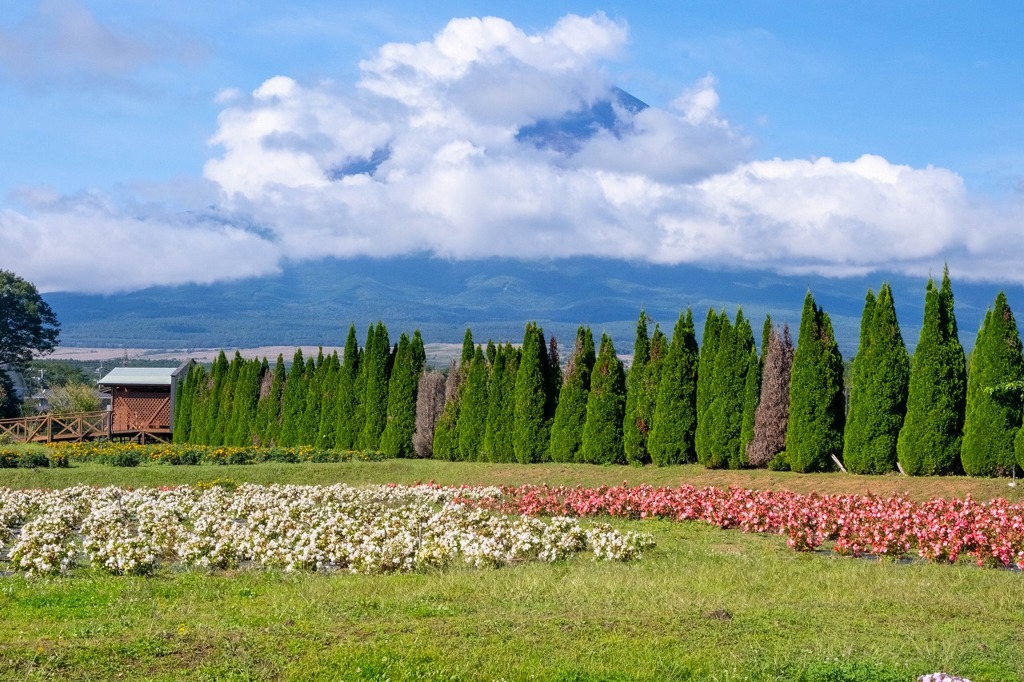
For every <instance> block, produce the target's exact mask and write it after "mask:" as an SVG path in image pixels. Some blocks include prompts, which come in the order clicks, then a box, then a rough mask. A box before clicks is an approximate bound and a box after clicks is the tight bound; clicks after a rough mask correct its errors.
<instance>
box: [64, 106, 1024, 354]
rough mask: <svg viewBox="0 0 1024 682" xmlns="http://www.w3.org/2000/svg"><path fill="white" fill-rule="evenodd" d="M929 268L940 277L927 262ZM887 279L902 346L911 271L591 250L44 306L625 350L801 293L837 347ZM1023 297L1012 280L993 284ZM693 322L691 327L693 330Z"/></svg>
mask: <svg viewBox="0 0 1024 682" xmlns="http://www.w3.org/2000/svg"><path fill="white" fill-rule="evenodd" d="M645 108H647V105H646V104H645V103H644V102H642V101H640V100H639V99H637V98H636V97H633V96H632V95H630V94H629V93H627V92H625V91H623V90H620V89H618V88H613V89H612V90H611V91H610V93H609V96H608V98H606V99H604V100H600V101H597V102H595V103H593V104H589V105H587V106H584V107H581V108H580V109H579V110H577V111H575V112H571V113H569V114H566V115H564V116H561V117H559V118H555V119H544V120H540V121H537V122H535V123H533V124H531V125H528V126H525V127H523V128H522V129H520V130H519V132H518V134H517V139H518V140H519V142H520V143H522V144H529V145H533V146H536V147H538V148H544V149H550V150H554V151H557V152H559V153H562V154H566V155H572V154H574V153H575V152H576V151H578V150H579V148H580V146H581V144H582V143H583V142H584V141H586V140H587V139H590V138H591V137H593V136H594V135H595V134H597V133H598V132H599V131H602V130H603V131H607V132H609V133H611V134H613V135H616V136H621V135H622V134H623V133H624V132H626V131H628V130H629V126H630V125H631V121H632V116H631V114H635V113H637V112H639V111H642V110H643V109H645ZM390 154H391V150H390V149H389V148H381V149H377V150H375V151H374V152H373V153H372V154H371V155H370V156H369V157H367V158H365V159H356V160H353V161H350V162H349V163H347V164H345V165H344V166H341V167H338V168H335V169H332V171H331V172H330V175H331V177H334V178H337V177H343V176H345V175H352V174H357V173H373V172H374V171H375V170H376V169H377V167H378V166H379V165H380V164H381V163H383V162H384V161H386V160H387V159H388V158H389V156H390ZM936 274H938V275H941V271H937V272H936ZM883 279H888V281H889V282H890V284H891V285H892V287H893V293H894V296H895V299H896V304H897V313H898V315H899V318H900V324H901V326H902V331H903V336H904V339H905V340H906V341H907V343H908V345H910V346H911V347H913V345H914V344H916V342H917V336H918V333H919V330H920V325H921V316H922V314H923V304H924V284H925V280H924V279H923V278H909V277H903V276H889V277H887V278H883V276H881V275H877V276H870V277H861V278H848V279H829V278H825V277H820V276H819V277H815V276H806V277H805V276H800V277H785V276H780V275H776V274H772V273H769V272H755V271H739V270H737V271H729V270H722V269H715V270H712V269H708V268H702V267H697V266H692V265H678V266H662V265H650V264H645V263H631V262H625V261H620V260H610V259H596V258H582V257H581V258H571V259H564V260H550V261H532V262H525V261H519V260H511V259H502V258H490V259H484V260H471V261H448V260H443V259H438V258H432V257H427V256H408V257H403V258H391V259H387V260H378V259H372V258H354V259H346V260H341V259H324V260H321V261H313V262H308V261H307V262H302V263H288V264H285V265H284V266H283V269H282V272H281V273H280V274H278V275H274V276H269V277H262V278H257V279H248V280H244V281H236V282H224V283H220V284H213V285H185V286H176V287H153V288H150V289H145V290H142V291H137V292H134V293H129V294H121V295H115V296H100V295H84V294H70V293H54V294H49V295H47V296H46V300H47V302H48V303H49V304H50V305H51V306H52V307H53V309H54V311H55V312H56V313H57V316H58V319H60V321H61V323H62V333H61V342H62V344H63V345H65V346H99V347H114V348H120V347H140V348H158V349H188V348H233V347H254V346H264V345H285V346H288V345H292V346H294V345H319V344H323V345H327V346H336V345H341V344H342V343H344V338H345V334H346V332H347V330H348V326H349V324H350V323H352V322H354V323H355V324H356V325H357V327H358V328H359V330H360V331H359V333H360V338H364V335H365V331H364V330H365V329H366V327H367V325H369V324H371V323H373V322H376V321H377V320H382V321H384V322H385V323H386V324H387V326H388V328H389V330H390V331H391V335H392V338H397V336H398V334H399V333H401V332H402V331H408V332H411V331H413V330H414V329H417V328H418V329H420V331H421V332H422V333H423V337H424V340H425V341H426V342H428V343H459V342H460V341H461V340H462V335H463V333H464V331H465V329H466V327H467V326H468V327H471V328H472V330H473V336H474V338H475V339H476V340H478V341H486V340H487V339H488V338H493V339H494V340H496V341H497V340H506V339H509V340H512V341H514V342H515V341H519V340H520V339H521V338H522V334H523V328H524V326H525V324H526V322H527V321H536V322H537V323H539V324H540V325H541V326H542V327H543V328H544V330H545V332H546V333H548V334H549V335H550V334H555V335H556V336H557V337H558V338H559V339H561V340H562V341H563V342H564V343H565V344H568V343H569V342H570V341H571V340H572V339H573V338H574V337H575V332H576V327H577V325H579V324H589V325H590V326H591V327H592V328H593V329H594V332H595V334H600V333H601V332H609V333H610V334H611V335H612V336H613V338H614V340H615V343H616V347H617V348H618V349H619V350H620V351H622V352H629V351H630V349H631V348H632V342H633V334H634V330H635V324H636V318H637V315H638V313H639V311H640V308H641V307H643V308H645V309H646V311H647V314H648V316H649V317H651V318H652V319H654V320H655V321H657V322H659V323H661V326H662V328H663V329H664V330H665V331H666V332H669V333H670V332H671V329H672V326H673V325H674V323H675V320H676V317H677V316H678V315H679V312H680V310H682V309H684V308H686V307H687V306H691V307H692V308H693V310H694V315H695V318H696V320H697V321H698V327H700V326H701V324H702V323H703V319H704V316H705V315H706V313H707V309H708V308H709V307H714V308H723V307H724V308H726V309H728V311H729V313H730V314H734V313H735V311H736V308H737V307H739V306H742V307H743V310H744V313H745V314H746V315H747V317H748V318H750V319H751V320H752V321H753V325H754V328H755V330H756V331H757V332H758V333H757V336H758V337H760V334H759V330H760V325H761V323H762V320H763V319H764V315H765V313H770V314H771V316H772V318H773V319H774V320H775V321H776V322H778V323H782V322H788V323H789V324H790V326H791V327H793V335H794V337H795V336H796V327H797V326H798V325H799V321H800V309H801V306H802V304H803V299H804V295H805V293H806V292H807V289H808V288H810V289H811V290H812V291H813V292H814V296H815V300H816V301H817V302H818V304H819V305H821V306H823V307H824V309H825V310H826V311H827V312H828V313H829V314H830V316H831V318H832V322H833V326H834V327H835V332H836V337H837V340H838V341H839V344H840V348H841V350H842V352H843V355H844V357H846V358H850V357H852V355H853V354H854V353H855V352H856V347H857V338H858V335H859V325H860V314H861V309H862V307H863V304H864V294H865V293H866V291H867V289H868V287H871V288H873V289H875V290H876V291H877V289H878V286H879V284H880V283H881V282H882V281H883ZM953 285H954V291H955V294H956V302H957V315H958V321H959V323H960V329H961V339H962V341H963V342H964V345H965V347H971V346H973V343H974V337H975V335H976V331H977V329H978V326H979V325H980V324H981V320H982V317H983V316H984V312H985V309H986V307H987V306H989V305H991V303H992V301H993V300H994V299H995V295H996V292H997V291H998V289H999V287H998V286H995V285H976V284H966V283H961V282H956V281H954V282H953ZM1006 293H1007V295H1008V297H1009V298H1010V300H1011V302H1013V301H1015V300H1016V301H1024V290H1022V289H1021V287H1014V288H1011V289H1007V290H1006ZM699 331H700V330H699V329H698V332H699Z"/></svg>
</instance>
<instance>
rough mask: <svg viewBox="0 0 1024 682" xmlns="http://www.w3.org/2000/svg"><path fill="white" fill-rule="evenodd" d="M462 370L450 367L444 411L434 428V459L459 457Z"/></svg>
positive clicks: (446, 383)
mask: <svg viewBox="0 0 1024 682" xmlns="http://www.w3.org/2000/svg"><path fill="white" fill-rule="evenodd" d="M462 376H463V375H462V368H460V367H459V366H457V365H456V364H455V361H454V360H452V364H451V365H450V366H449V367H448V377H447V378H446V379H445V382H444V409H443V410H441V416H440V417H439V418H438V420H437V424H436V425H435V426H434V457H436V458H437V459H447V460H455V459H457V458H458V456H459V432H458V424H459V401H460V399H461V397H462V383H463V382H462Z"/></svg>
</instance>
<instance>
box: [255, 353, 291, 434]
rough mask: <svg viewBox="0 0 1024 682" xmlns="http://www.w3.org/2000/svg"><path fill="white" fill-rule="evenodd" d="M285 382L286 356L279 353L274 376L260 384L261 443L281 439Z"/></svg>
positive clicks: (259, 421)
mask: <svg viewBox="0 0 1024 682" xmlns="http://www.w3.org/2000/svg"><path fill="white" fill-rule="evenodd" d="M284 382H285V368H284V356H283V355H281V354H278V356H277V363H276V364H275V365H274V371H273V372H272V376H270V377H264V379H263V383H262V384H261V385H260V400H259V404H258V406H257V408H256V411H257V421H258V423H259V425H258V433H259V439H260V445H276V444H278V442H279V441H280V438H281V431H280V429H281V408H282V402H283V400H284ZM264 389H265V390H264Z"/></svg>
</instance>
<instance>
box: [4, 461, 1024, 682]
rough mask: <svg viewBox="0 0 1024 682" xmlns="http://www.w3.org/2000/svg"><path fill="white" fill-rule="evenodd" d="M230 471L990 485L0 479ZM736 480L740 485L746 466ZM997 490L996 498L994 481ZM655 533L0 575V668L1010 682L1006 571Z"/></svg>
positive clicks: (1015, 617) (292, 467)
mask: <svg viewBox="0 0 1024 682" xmlns="http://www.w3.org/2000/svg"><path fill="white" fill-rule="evenodd" d="M223 477H229V478H232V479H235V480H238V481H255V482H271V481H277V482H293V483H333V482H338V481H342V482H347V483H353V484H358V483H369V482H385V481H394V482H400V483H409V482H413V481H416V480H423V481H426V480H436V481H438V482H441V483H526V482H549V483H572V484H576V483H580V484H583V485H601V484H615V483H621V482H622V481H623V480H624V479H625V480H627V481H629V482H630V483H634V484H635V483H641V482H647V483H653V484H665V485H675V484H678V483H680V482H683V481H685V482H690V483H694V484H697V485H705V484H717V485H727V484H730V483H734V484H744V485H747V486H749V487H759V488H764V487H774V488H783V487H786V488H790V489H793V490H810V489H817V490H820V491H826V490H827V491H832V492H841V491H842V492H864V491H865V490H866V489H871V490H874V491H875V492H879V493H882V494H884V493H886V491H889V492H892V491H897V490H899V491H906V492H907V493H908V494H910V495H913V496H915V497H929V496H934V495H945V496H949V495H954V494H964V493H966V492H970V493H971V494H973V495H974V496H975V497H992V496H995V495H1001V494H1003V493H1004V492H1006V493H1016V490H1011V489H1008V488H1006V481H998V480H996V481H985V480H980V481H979V480H976V479H952V478H942V479H906V478H899V477H872V478H868V477H855V476H840V475H837V474H829V475H820V476H799V475H794V474H779V473H771V472H706V471H704V470H703V469H701V468H698V467H689V466H688V467H677V468H669V469H650V468H645V469H634V468H619V467H586V466H564V465H541V466H514V465H483V464H446V463H440V462H421V461H393V462H382V463H347V464H329V465H315V464H303V465H297V464H280V465H274V464H261V465H253V466H238V467H230V466H220V467H213V466H210V467H164V466H147V467H139V468H136V469H113V468H110V467H103V466H99V465H88V466H81V467H74V468H72V469H67V470H36V471H32V470H2V471H0V486H16V487H26V486H43V487H57V486H66V485H74V484H78V483H85V484H103V485H105V484H118V485H133V486H138V485H171V484H175V483H187V482H195V481H198V480H206V481H209V480H212V479H214V478H223ZM744 481H746V483H744ZM1011 499H1012V498H1011ZM614 525H615V526H616V527H618V528H620V529H622V530H628V529H634V530H644V531H647V532H651V533H653V534H654V536H655V538H656V540H657V543H658V546H657V547H656V548H655V549H654V550H652V551H651V552H649V553H648V554H647V555H646V556H645V557H644V559H643V560H641V561H639V562H636V563H631V564H619V563H595V562H592V561H591V560H590V559H589V558H588V557H587V556H579V557H577V558H574V559H572V560H570V561H568V562H562V563H556V564H539V563H531V564H524V565H517V566H512V567H507V568H501V569H488V570H481V571H471V570H463V569H456V570H448V571H444V572H426V573H417V574H411V575H387V576H355V575H342V574H337V575H324V574H285V573H280V572H269V571H238V572H232V573H213V574H207V573H202V572H178V571H174V570H170V569H164V570H161V571H160V572H158V573H157V574H156V575H155V576H153V577H149V578H125V577H110V576H106V575H103V574H100V573H95V572H91V571H79V572H77V573H76V574H75V575H74V576H72V577H67V578H58V579H35V580H28V579H25V578H22V577H19V576H8V577H3V578H0V615H2V617H0V677H3V678H4V679H29V680H42V679H64V680H74V679H165V680H171V679H182V678H190V679H195V680H206V679H209V680H225V679H226V680H230V679H238V680H254V679H255V680H264V679H265V680H276V679H296V680H319V679H323V680H406V679H410V680H498V679H508V680H519V679H537V680H666V679H692V680H776V679H778V680H808V681H810V680H818V681H822V682H836V681H841V680H883V681H886V680H913V679H914V678H915V677H916V676H917V675H921V674H924V673H928V672H935V671H939V670H943V671H946V672H950V673H955V674H959V675H963V676H967V677H969V678H970V679H971V680H972V681H973V682H979V681H982V680H993V681H996V680H998V681H1004V680H1018V679H1024V583H1022V582H1021V581H1022V579H1024V576H1022V575H1021V574H1020V573H1017V572H1010V571H1004V570H994V569H978V568H975V567H973V566H970V565H956V566H943V565H933V564H923V563H913V562H911V563H895V562H878V561H873V560H863V559H846V558H840V557H834V556H831V555H829V554H826V553H817V554H800V553H796V552H793V551H792V550H790V549H789V548H787V547H786V544H785V540H784V539H783V538H782V537H778V536H758V535H744V534H742V533H740V532H738V531H731V530H730V531H723V530H718V529H714V528H711V527H708V526H704V525H701V524H696V523H670V522H665V521H648V522H641V521H621V520H617V521H615V522H614Z"/></svg>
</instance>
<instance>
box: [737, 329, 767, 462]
mask: <svg viewBox="0 0 1024 682" xmlns="http://www.w3.org/2000/svg"><path fill="white" fill-rule="evenodd" d="M760 399H761V358H759V357H758V356H757V349H756V348H754V347H753V346H751V348H750V352H749V353H748V355H747V376H746V379H745V380H744V384H743V414H742V416H741V418H740V440H739V447H738V448H736V450H734V451H733V453H732V455H731V456H730V458H729V466H730V467H731V468H733V469H743V468H746V467H747V466H749V465H750V458H749V455H748V454H747V447H748V446H749V445H750V442H751V441H752V440H754V416H755V415H756V414H757V403H758V402H759V401H760Z"/></svg>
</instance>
